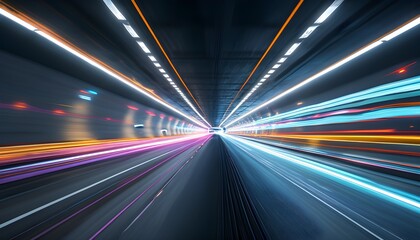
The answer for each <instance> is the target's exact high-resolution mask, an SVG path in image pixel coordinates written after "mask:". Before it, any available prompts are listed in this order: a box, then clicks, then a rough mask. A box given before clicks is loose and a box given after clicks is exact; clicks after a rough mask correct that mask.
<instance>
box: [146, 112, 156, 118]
mask: <svg viewBox="0 0 420 240" xmlns="http://www.w3.org/2000/svg"><path fill="white" fill-rule="evenodd" d="M146 113H147V115H149V116H152V117H155V116H156V113H154V112H151V111H146Z"/></svg>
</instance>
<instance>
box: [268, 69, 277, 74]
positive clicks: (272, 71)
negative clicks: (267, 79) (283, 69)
mask: <svg viewBox="0 0 420 240" xmlns="http://www.w3.org/2000/svg"><path fill="white" fill-rule="evenodd" d="M275 71H276V70H273V69H271V70H270V71H268V73H270V74H272V73H274V72H275Z"/></svg>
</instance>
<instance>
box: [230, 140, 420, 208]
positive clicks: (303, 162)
mask: <svg viewBox="0 0 420 240" xmlns="http://www.w3.org/2000/svg"><path fill="white" fill-rule="evenodd" d="M222 136H223V137H225V138H227V139H230V140H231V141H236V142H240V143H242V144H244V145H246V146H248V147H250V148H251V149H256V150H259V151H262V152H265V153H267V154H270V155H272V156H275V157H278V158H280V159H283V160H286V161H288V162H291V163H294V164H297V165H299V166H302V167H305V168H307V169H310V170H312V171H314V172H316V173H318V174H322V175H324V176H326V177H328V178H332V179H334V180H339V182H341V183H344V184H345V185H347V186H351V187H356V188H359V189H363V190H366V191H368V192H370V193H372V194H374V195H376V196H380V197H382V198H384V199H387V200H388V201H391V202H394V203H396V204H398V205H400V206H403V207H405V208H408V209H411V210H413V211H415V212H418V213H420V198H419V197H418V196H414V195H411V194H409V193H405V192H401V191H397V190H395V189H392V188H390V187H387V186H383V185H380V184H377V183H374V182H373V181H370V180H367V179H364V178H362V177H360V176H356V175H354V174H350V173H348V172H345V171H342V170H339V169H336V168H332V167H330V166H327V165H324V164H320V163H317V162H313V161H309V160H307V159H304V158H302V157H299V156H296V155H291V154H288V153H286V152H280V151H279V150H278V149H275V148H273V147H268V146H264V145H262V144H258V143H255V142H252V141H249V140H244V139H241V138H239V137H234V136H229V135H227V134H224V135H222Z"/></svg>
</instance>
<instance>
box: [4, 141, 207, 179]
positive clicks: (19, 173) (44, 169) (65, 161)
mask: <svg viewBox="0 0 420 240" xmlns="http://www.w3.org/2000/svg"><path fill="white" fill-rule="evenodd" d="M201 137H203V135H198V136H188V137H182V138H176V139H168V140H159V139H157V140H151V141H148V142H146V143H141V142H139V141H137V142H134V143H133V142H128V144H126V145H128V146H124V147H121V146H120V145H116V146H115V145H114V144H111V145H110V146H107V147H106V148H105V149H108V150H105V151H104V150H99V149H98V148H95V147H93V148H90V149H89V152H92V153H87V154H81V155H75V156H72V157H65V158H58V159H53V160H47V161H41V162H37V163H32V164H26V165H23V166H17V167H9V168H4V169H1V170H0V173H1V178H0V184H1V183H7V182H11V181H17V180H21V179H25V178H28V177H34V176H38V175H41V174H46V173H51V172H54V171H58V170H63V169H66V168H70V167H75V166H80V165H84V164H88V163H92V162H96V161H102V160H104V159H109V158H112V157H117V156H124V155H126V154H132V153H136V152H139V151H144V150H149V149H151V148H155V147H159V146H165V145H168V144H175V143H180V142H186V141H191V140H195V139H197V138H201ZM93 151H94V152H93ZM69 152H71V151H66V152H65V153H63V155H65V154H68V153H69ZM73 152H77V151H73ZM42 157H46V156H42ZM47 157H48V155H47ZM23 161H25V160H23Z"/></svg>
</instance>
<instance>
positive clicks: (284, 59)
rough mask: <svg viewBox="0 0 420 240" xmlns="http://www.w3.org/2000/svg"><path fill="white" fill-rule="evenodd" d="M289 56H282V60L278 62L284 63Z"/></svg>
mask: <svg viewBox="0 0 420 240" xmlns="http://www.w3.org/2000/svg"><path fill="white" fill-rule="evenodd" d="M286 59H287V57H282V58H280V60H279V61H278V63H284V62H285V61H286Z"/></svg>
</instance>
